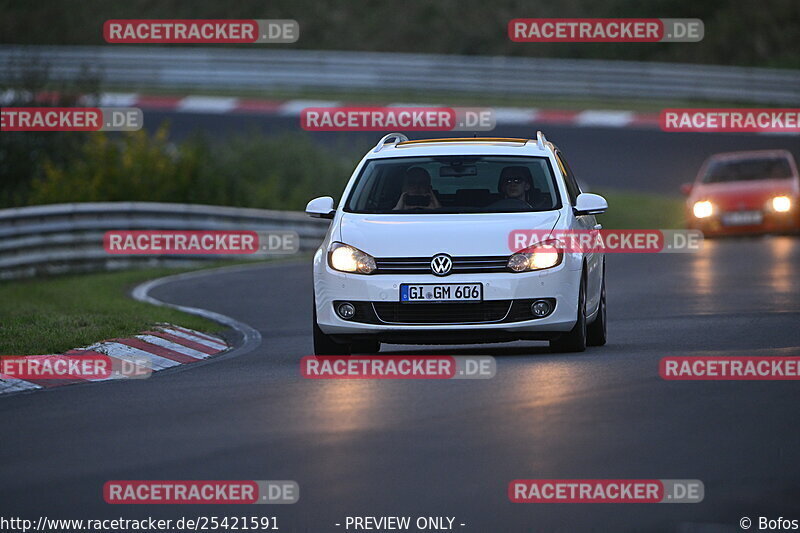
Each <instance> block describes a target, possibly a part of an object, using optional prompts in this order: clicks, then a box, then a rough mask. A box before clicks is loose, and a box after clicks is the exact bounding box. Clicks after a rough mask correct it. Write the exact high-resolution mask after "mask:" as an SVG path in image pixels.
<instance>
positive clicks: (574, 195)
mask: <svg viewBox="0 0 800 533" xmlns="http://www.w3.org/2000/svg"><path fill="white" fill-rule="evenodd" d="M556 159H557V160H558V164H559V165H561V173H562V174H564V180H565V181H566V183H567V193H568V194H569V199H570V201H571V202H572V205H575V202H576V201H577V199H578V195H579V194H580V193H581V188H580V187H579V186H578V181H577V180H576V179H575V175H574V174H573V173H572V170H571V169H570V168H569V164H567V160H566V159H564V155H563V154H562V153H561V152H556Z"/></svg>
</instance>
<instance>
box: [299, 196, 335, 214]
mask: <svg viewBox="0 0 800 533" xmlns="http://www.w3.org/2000/svg"><path fill="white" fill-rule="evenodd" d="M306 214H307V215H308V216H311V217H315V218H333V215H334V214H336V206H335V205H333V198H331V197H330V196H320V197H319V198H314V199H313V200H311V201H310V202H308V205H307V206H306Z"/></svg>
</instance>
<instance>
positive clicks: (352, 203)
mask: <svg viewBox="0 0 800 533" xmlns="http://www.w3.org/2000/svg"><path fill="white" fill-rule="evenodd" d="M560 207H561V200H560V195H559V194H558V188H557V186H556V181H555V177H554V175H553V170H552V167H551V166H550V161H549V160H548V159H547V158H545V157H506V156H472V155H471V156H442V157H403V158H389V159H373V160H371V161H368V162H367V164H366V165H364V168H363V169H362V171H361V173H360V174H359V176H358V178H357V179H356V182H355V185H354V186H353V188H352V190H351V192H350V196H349V197H348V199H347V203H346V204H345V211H349V212H353V213H371V214H388V213H416V214H421V213H511V212H526V211H549V210H553V209H559V208H560Z"/></svg>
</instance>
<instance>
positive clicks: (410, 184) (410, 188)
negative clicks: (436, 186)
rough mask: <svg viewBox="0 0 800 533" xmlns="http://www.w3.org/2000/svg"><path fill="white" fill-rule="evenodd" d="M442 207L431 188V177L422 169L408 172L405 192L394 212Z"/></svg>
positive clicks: (404, 183) (412, 169) (404, 184)
mask: <svg viewBox="0 0 800 533" xmlns="http://www.w3.org/2000/svg"><path fill="white" fill-rule="evenodd" d="M440 207H442V205H441V204H440V203H439V199H438V198H436V194H434V192H433V188H432V187H431V175H430V174H428V171H427V170H425V169H424V168H421V167H411V168H409V169H408V170H406V175H405V178H404V181H403V192H402V194H401V195H400V198H399V199H398V200H397V204H396V205H395V206H394V209H393V210H394V211H401V210H405V209H439V208H440Z"/></svg>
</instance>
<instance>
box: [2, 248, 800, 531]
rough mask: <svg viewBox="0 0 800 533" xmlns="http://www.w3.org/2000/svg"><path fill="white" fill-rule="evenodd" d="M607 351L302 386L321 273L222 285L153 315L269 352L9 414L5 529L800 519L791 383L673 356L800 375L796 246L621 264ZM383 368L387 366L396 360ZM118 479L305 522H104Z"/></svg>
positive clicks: (542, 353) (173, 288) (234, 277)
mask: <svg viewBox="0 0 800 533" xmlns="http://www.w3.org/2000/svg"><path fill="white" fill-rule="evenodd" d="M607 261H608V280H607V283H608V304H609V334H610V340H609V344H608V345H606V346H605V347H602V348H590V349H589V350H588V351H587V352H585V353H583V354H573V355H569V354H566V355H563V354H562V355H557V354H550V353H548V351H547V349H546V347H545V344H544V343H534V342H531V343H514V344H511V345H481V346H476V347H466V348H457V349H454V348H448V347H413V346H388V347H386V348H384V351H385V352H386V353H408V354H491V355H494V356H495V357H496V358H497V365H498V367H497V375H496V377H495V378H494V379H491V380H453V381H438V380H436V381H414V380H399V381H334V380H331V381H325V380H304V379H303V378H302V377H301V376H300V372H299V360H300V358H301V357H302V356H304V355H308V354H310V353H311V337H310V321H311V269H310V264H309V262H308V261H302V262H295V263H283V264H273V265H262V266H254V267H252V268H247V269H238V270H234V271H219V272H216V273H213V274H209V275H205V276H196V277H192V278H189V279H182V280H178V281H175V282H172V283H168V284H164V285H161V286H159V287H157V288H156V289H155V290H154V291H153V292H152V295H153V296H154V297H156V298H158V299H160V300H165V301H169V302H173V303H178V304H181V305H187V306H192V307H201V308H205V309H210V310H212V311H215V312H218V313H222V314H225V315H228V316H230V317H233V318H235V319H237V320H239V321H242V322H245V323H247V324H249V325H250V326H252V327H254V328H256V329H257V330H258V331H259V332H260V334H261V336H262V337H263V343H262V344H261V346H259V347H258V348H257V349H255V350H253V351H251V352H249V353H245V354H243V355H240V356H238V357H235V358H230V359H226V360H222V361H219V362H217V363H212V364H207V365H204V366H200V367H197V368H191V369H187V370H186V371H182V372H177V373H167V374H164V375H157V376H155V377H153V378H151V379H149V380H142V381H137V380H134V381H128V382H115V383H98V384H90V385H81V386H74V387H64V388H60V389H56V390H51V391H44V392H40V393H35V394H23V395H16V396H13V397H9V398H4V399H1V400H0V421H2V427H3V437H2V444H0V465H1V467H0V516H25V517H33V518H35V517H37V516H38V515H40V514H46V515H47V516H48V517H58V518H68V517H76V518H77V517H81V518H90V517H91V518H99V517H119V516H123V517H126V518H143V517H146V516H154V517H164V518H166V517H172V518H174V517H178V516H193V517H196V516H226V515H227V516H233V515H237V516H251V515H274V516H277V517H278V519H279V521H280V522H279V523H280V527H281V530H284V531H315V532H317V531H344V528H343V527H337V526H335V525H334V524H336V523H343V520H344V519H345V517H346V516H348V515H349V516H353V515H369V516H377V515H393V516H394V515H409V516H420V515H434V516H455V517H456V524H458V523H464V524H466V525H465V526H464V527H460V526H457V527H456V530H460V531H474V532H494V531H541V532H554V531H563V532H571V533H572V532H582V531H614V532H622V531H631V532H633V531H637V532H642V531H665V532H666V531H705V530H702V529H699V528H695V527H694V526H692V524H700V523H706V524H708V523H716V524H724V525H725V526H727V529H714V531H726V530H730V531H738V530H739V529H738V521H739V518H740V517H742V516H750V517H753V518H755V517H756V516H758V515H759V514H762V515H766V516H771V517H773V518H776V517H778V516H784V517H787V516H788V517H792V514H794V517H795V518H797V513H798V511H800V504H798V502H799V501H800V425H798V424H797V420H796V418H797V408H798V401H800V389H798V382H777V381H773V382H710V381H709V382H669V381H664V380H662V379H661V378H660V377H659V375H658V362H659V360H660V359H661V358H662V357H664V356H668V355H673V356H676V355H787V356H788V355H794V356H797V355H800V353H799V352H800V329H798V325H800V268H798V265H800V240H798V239H793V238H789V237H763V238H748V239H727V240H716V241H708V242H707V243H706V246H705V247H704V249H703V250H702V251H700V252H698V253H695V254H653V255H650V254H626V255H622V254H609V255H608V256H607ZM382 353H383V352H382ZM518 478H626V479H631V478H647V479H700V480H702V481H703V482H704V483H705V500H704V501H703V502H702V503H700V504H676V505H660V504H649V505H648V504H636V505H619V504H617V505H604V504H592V505H587V504H583V505H567V504H546V505H544V504H538V505H537V504H512V503H510V502H509V500H508V497H507V486H508V483H509V481H511V480H513V479H518ZM111 479H277V480H280V479H292V480H296V481H297V482H298V483H299V484H300V488H301V497H300V502H299V503H297V504H295V505H291V506H256V507H242V506H238V507H237V506H205V507H201V506H155V507H154V506H148V507H145V506H125V505H123V506H111V505H107V504H105V503H104V502H103V499H102V487H103V483H104V482H106V481H108V480H111Z"/></svg>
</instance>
